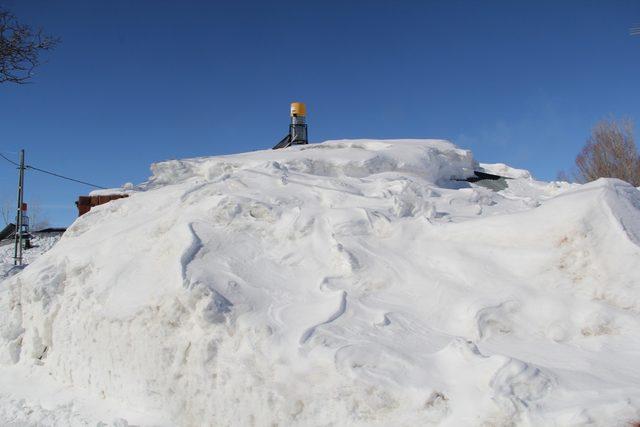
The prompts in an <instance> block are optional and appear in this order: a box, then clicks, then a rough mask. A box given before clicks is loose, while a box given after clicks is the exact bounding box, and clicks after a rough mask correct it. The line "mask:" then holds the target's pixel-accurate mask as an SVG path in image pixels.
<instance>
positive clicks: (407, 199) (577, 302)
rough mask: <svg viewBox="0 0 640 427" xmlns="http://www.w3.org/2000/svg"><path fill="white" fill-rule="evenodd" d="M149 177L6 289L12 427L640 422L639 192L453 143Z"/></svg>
mask: <svg viewBox="0 0 640 427" xmlns="http://www.w3.org/2000/svg"><path fill="white" fill-rule="evenodd" d="M480 166H481V167H483V168H484V170H486V171H489V172H494V173H499V174H502V175H505V176H509V177H511V178H513V179H510V180H508V184H509V185H508V188H507V189H506V190H503V191H499V192H494V191H491V190H490V189H487V188H484V187H482V186H478V185H475V184H472V185H469V184H467V183H465V182H460V181H455V180H452V178H464V177H467V176H470V175H471V173H472V171H473V170H474V169H477V168H479V167H480ZM152 171H153V176H152V177H151V178H150V180H149V181H148V182H146V183H144V184H141V185H139V186H134V187H131V186H128V188H126V189H124V190H125V191H126V192H128V193H129V194H130V195H131V197H129V198H126V199H120V200H116V201H113V202H110V203H108V204H106V205H103V206H100V207H98V208H95V209H93V210H92V211H91V212H90V213H89V214H87V215H84V216H83V217H81V218H79V219H78V220H77V221H76V222H75V223H74V224H73V226H72V227H71V228H70V229H69V230H68V231H67V233H66V234H65V235H64V237H63V238H62V239H61V240H60V242H59V243H58V244H56V245H55V246H54V247H53V248H52V249H51V250H49V251H48V252H47V253H46V254H44V255H43V256H41V257H39V258H38V259H36V260H35V261H33V262H32V263H31V264H30V265H29V266H28V267H27V268H26V269H24V270H23V271H21V272H20V273H18V274H16V275H13V276H11V277H10V278H7V279H6V280H4V281H3V282H1V283H0V378H2V381H0V422H1V423H2V424H3V425H6V424H10V423H14V424H19V425H24V424H26V425H42V424H44V425H47V424H57V425H67V424H78V425H83V424H95V423H98V422H103V423H106V424H107V425H109V424H113V425H127V423H129V424H143V425H184V426H196V425H216V426H224V425H256V426H271V425H276V424H277V425H305V426H306V425H380V426H389V425H405V426H415V425H430V424H439V425H443V426H463V425H496V426H501V425H512V424H516V425H525V426H526V425H536V426H538V425H556V426H571V425H602V426H616V425H619V426H623V425H626V423H628V422H631V421H634V420H635V421H637V420H640V269H639V268H638V267H639V266H640V262H639V261H640V246H639V245H640V191H638V190H637V189H636V188H634V187H631V186H630V185H628V184H626V183H624V182H622V181H618V180H613V179H601V180H598V181H596V182H593V183H591V184H588V185H583V186H579V185H570V184H566V183H545V182H539V181H535V180H533V179H532V178H531V176H530V175H529V174H528V172H526V171H522V170H517V169H512V168H509V167H508V166H505V165H501V164H495V165H484V164H483V165H478V164H477V163H476V162H475V161H474V159H473V157H472V155H471V153H470V152H468V151H465V150H461V149H458V148H456V147H455V146H453V145H452V144H450V143H448V142H445V141H434V140H398V141H374V140H353V141H330V142H326V143H323V144H317V145H309V146H301V147H294V148H291V149H287V150H279V151H271V150H268V151H259V152H254V153H246V154H239V155H232V156H225V157H212V158H199V159H190V160H181V161H177V160H176V161H168V162H163V163H159V164H155V165H153V167H152Z"/></svg>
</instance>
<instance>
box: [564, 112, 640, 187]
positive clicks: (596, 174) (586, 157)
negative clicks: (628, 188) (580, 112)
mask: <svg viewBox="0 0 640 427" xmlns="http://www.w3.org/2000/svg"><path fill="white" fill-rule="evenodd" d="M576 169H577V171H576V173H575V175H576V180H577V181H578V182H589V181H593V180H595V179H598V178H603V177H606V178H619V179H622V180H624V181H627V182H629V183H630V184H632V185H634V186H636V187H637V186H640V154H639V153H638V149H637V147H636V143H635V141H634V137H633V123H632V122H631V121H630V120H628V119H624V120H621V121H616V120H614V119H609V120H601V121H600V122H598V123H597V124H596V126H595V127H594V128H593V130H592V131H591V136H590V137H589V139H587V142H586V144H585V146H584V147H583V148H582V151H581V152H580V154H578V157H576Z"/></svg>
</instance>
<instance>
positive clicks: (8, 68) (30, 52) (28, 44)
mask: <svg viewBox="0 0 640 427" xmlns="http://www.w3.org/2000/svg"><path fill="white" fill-rule="evenodd" d="M59 42H60V39H59V38H57V37H53V36H50V35H46V34H44V33H43V30H42V29H38V30H33V29H32V28H31V27H29V26H28V25H24V24H21V23H20V22H18V21H17V19H16V17H15V16H14V15H13V14H12V13H11V12H9V11H7V10H3V9H0V83H5V82H11V83H16V84H24V83H29V79H31V78H32V77H33V71H34V70H35V68H36V67H37V66H38V65H40V55H41V53H42V52H44V51H49V50H52V49H53V48H55V47H56V45H57V44H58V43H59Z"/></svg>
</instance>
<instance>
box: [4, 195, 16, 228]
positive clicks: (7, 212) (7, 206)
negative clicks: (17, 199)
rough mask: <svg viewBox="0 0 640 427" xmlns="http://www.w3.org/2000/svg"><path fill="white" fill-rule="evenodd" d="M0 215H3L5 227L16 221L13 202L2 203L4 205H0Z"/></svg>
mask: <svg viewBox="0 0 640 427" xmlns="http://www.w3.org/2000/svg"><path fill="white" fill-rule="evenodd" d="M0 215H2V221H3V222H4V225H8V224H9V223H12V222H14V221H15V219H14V217H15V215H16V208H15V207H14V206H12V205H11V202H9V201H8V200H5V201H4V202H2V205H0Z"/></svg>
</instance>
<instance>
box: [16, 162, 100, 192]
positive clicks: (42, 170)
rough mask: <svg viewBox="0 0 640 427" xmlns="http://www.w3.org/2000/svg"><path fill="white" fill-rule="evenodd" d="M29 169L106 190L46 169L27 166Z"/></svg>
mask: <svg viewBox="0 0 640 427" xmlns="http://www.w3.org/2000/svg"><path fill="white" fill-rule="evenodd" d="M27 169H33V170H36V171H38V172H42V173H46V174H49V175H53V176H57V177H58V178H62V179H67V180H69V181H73V182H77V183H79V184H84V185H88V186H89V187H95V188H101V189H103V190H105V189H106V187H101V186H100V185H96V184H91V183H90V182H86V181H80V180H79V179H74V178H69V177H68V176H63V175H60V174H57V173H55V172H50V171H46V170H44V169H40V168H37V167H35V166H31V165H27Z"/></svg>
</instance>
